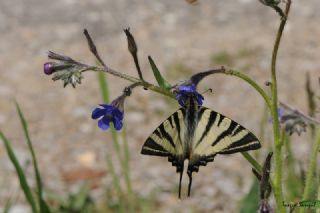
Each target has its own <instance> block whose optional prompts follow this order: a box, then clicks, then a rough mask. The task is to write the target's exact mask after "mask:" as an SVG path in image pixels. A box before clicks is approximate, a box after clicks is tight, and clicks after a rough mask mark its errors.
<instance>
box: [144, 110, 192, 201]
mask: <svg viewBox="0 0 320 213" xmlns="http://www.w3.org/2000/svg"><path fill="white" fill-rule="evenodd" d="M185 131H186V126H185V122H184V110H183V109H179V110H178V111H176V112H175V113H173V114H172V115H171V116H170V117H169V118H167V119H166V120H165V121H164V122H163V123H162V124H160V126H159V127H158V128H157V129H156V130H155V131H154V132H153V133H152V134H151V135H150V136H149V137H148V138H147V140H146V142H145V143H144V145H143V147H142V150H141V154H144V155H155V156H162V157H168V161H169V162H171V163H172V166H175V167H176V171H177V172H178V173H180V182H179V197H180V192H181V180H182V174H183V162H184V160H185V158H186V156H185V153H184V150H185V145H184V140H185Z"/></svg>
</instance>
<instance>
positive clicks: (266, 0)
mask: <svg viewBox="0 0 320 213" xmlns="http://www.w3.org/2000/svg"><path fill="white" fill-rule="evenodd" d="M259 1H260V2H261V3H262V4H264V5H267V6H277V5H278V4H279V3H280V2H281V1H280V0H259Z"/></svg>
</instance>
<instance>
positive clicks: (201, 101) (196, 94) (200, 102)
mask: <svg viewBox="0 0 320 213" xmlns="http://www.w3.org/2000/svg"><path fill="white" fill-rule="evenodd" d="M195 96H196V99H197V102H198V105H199V106H202V103H203V100H204V97H203V96H202V95H201V94H200V93H198V92H196V93H195Z"/></svg>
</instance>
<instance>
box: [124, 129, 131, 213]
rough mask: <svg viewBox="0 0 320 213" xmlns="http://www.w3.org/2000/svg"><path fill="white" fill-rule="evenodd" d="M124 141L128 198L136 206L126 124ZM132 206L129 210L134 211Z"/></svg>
mask: <svg viewBox="0 0 320 213" xmlns="http://www.w3.org/2000/svg"><path fill="white" fill-rule="evenodd" d="M122 141H123V146H124V178H125V182H126V185H127V191H128V200H129V206H130V207H132V208H133V207H134V206H133V205H134V202H133V201H134V200H133V197H134V194H133V189H132V184H131V178H130V165H129V162H130V161H129V160H130V153H129V146H128V140H127V128H126V125H124V126H123V130H122ZM132 208H130V209H129V211H130V212H132V211H134V209H132Z"/></svg>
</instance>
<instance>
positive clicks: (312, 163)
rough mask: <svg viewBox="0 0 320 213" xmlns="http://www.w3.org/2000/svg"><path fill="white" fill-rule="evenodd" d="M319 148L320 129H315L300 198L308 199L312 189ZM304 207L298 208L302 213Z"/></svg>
mask: <svg viewBox="0 0 320 213" xmlns="http://www.w3.org/2000/svg"><path fill="white" fill-rule="evenodd" d="M319 148H320V129H319V128H318V129H317V137H316V140H315V142H314V143H313V145H312V149H311V155H310V159H309V166H308V173H307V177H306V185H305V187H304V191H303V196H302V200H308V199H310V193H311V190H312V181H313V179H314V176H315V173H316V168H317V155H318V152H319ZM304 212H305V208H301V209H300V213H304Z"/></svg>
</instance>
